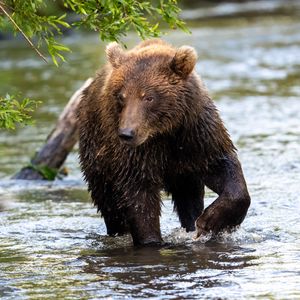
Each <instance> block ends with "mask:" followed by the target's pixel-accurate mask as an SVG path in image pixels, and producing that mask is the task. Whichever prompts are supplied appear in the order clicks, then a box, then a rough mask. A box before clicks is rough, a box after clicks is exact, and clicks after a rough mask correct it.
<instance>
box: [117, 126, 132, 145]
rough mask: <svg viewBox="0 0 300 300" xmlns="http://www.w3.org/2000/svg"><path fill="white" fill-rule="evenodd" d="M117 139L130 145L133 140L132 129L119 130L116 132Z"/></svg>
mask: <svg viewBox="0 0 300 300" xmlns="http://www.w3.org/2000/svg"><path fill="white" fill-rule="evenodd" d="M118 135H119V138H120V139H121V141H123V142H125V143H128V144H130V143H132V142H133V141H134V139H135V132H134V130H133V129H132V128H120V129H119V132H118Z"/></svg>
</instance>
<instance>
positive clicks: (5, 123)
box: [0, 95, 40, 129]
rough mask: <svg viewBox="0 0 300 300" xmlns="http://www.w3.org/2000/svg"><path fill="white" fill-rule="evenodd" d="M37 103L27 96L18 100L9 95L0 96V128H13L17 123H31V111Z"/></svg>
mask: <svg viewBox="0 0 300 300" xmlns="http://www.w3.org/2000/svg"><path fill="white" fill-rule="evenodd" d="M39 103H40V102H39V101H34V100H31V99H29V98H25V99H22V100H18V99H17V98H16V96H11V95H6V96H5V97H0V129H1V128H5V129H15V128H16V125H17V124H20V125H22V126H24V125H29V124H33V121H32V119H31V113H32V112H33V111H34V110H35V108H36V106H37V105H38V104H39Z"/></svg>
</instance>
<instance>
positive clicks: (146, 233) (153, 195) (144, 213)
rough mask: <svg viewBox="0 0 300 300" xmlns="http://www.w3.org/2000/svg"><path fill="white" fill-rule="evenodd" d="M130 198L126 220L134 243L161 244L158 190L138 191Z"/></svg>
mask: <svg viewBox="0 0 300 300" xmlns="http://www.w3.org/2000/svg"><path fill="white" fill-rule="evenodd" d="M132 200H133V201H132V202H131V203H132V205H130V206H129V207H128V208H127V220H128V224H129V228H130V233H131V236H132V240H133V243H134V245H135V246H138V245H157V244H161V243H162V238H161V233H160V223H159V217H160V210H161V208H160V205H161V200H160V192H159V190H157V191H153V190H152V191H151V192H149V191H144V192H141V191H140V192H139V193H137V195H135V196H134V199H132Z"/></svg>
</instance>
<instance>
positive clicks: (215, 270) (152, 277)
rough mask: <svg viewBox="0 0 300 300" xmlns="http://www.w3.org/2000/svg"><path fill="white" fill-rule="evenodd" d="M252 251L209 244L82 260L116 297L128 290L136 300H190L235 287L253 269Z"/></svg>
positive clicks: (135, 250)
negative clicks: (238, 276)
mask: <svg viewBox="0 0 300 300" xmlns="http://www.w3.org/2000/svg"><path fill="white" fill-rule="evenodd" d="M104 248H106V247H104ZM108 248H109V247H108ZM252 251H253V250H250V249H247V248H244V249H242V248H241V247H239V246H236V245H233V244H232V245H230V244H224V243H217V242H208V243H206V244H197V243H195V244H193V245H190V246H186V245H183V244H182V245H177V246H174V245H169V246H164V247H161V248H155V247H154V248H153V247H149V248H132V247H129V248H118V249H110V250H101V251H98V252H97V253H95V254H94V255H86V256H81V257H80V258H79V259H80V260H84V261H85V263H86V266H85V267H84V268H83V271H84V272H86V273H92V274H95V275H96V276H97V277H98V278H99V284H100V285H101V286H102V287H103V289H104V290H105V289H107V290H109V291H110V292H111V291H113V293H114V295H115V296H118V295H119V296H120V297H121V296H122V295H126V290H127V291H128V290H129V291H130V294H131V296H133V297H157V298H164V297H166V296H167V295H176V297H184V298H188V297H190V296H193V295H194V296H195V295H196V294H197V295H201V293H203V290H204V289H213V288H217V287H222V288H225V287H230V286H234V285H236V282H235V281H234V280H230V276H231V275H232V274H234V273H235V272H236V271H237V270H241V269H243V268H246V267H248V266H251V265H254V264H255V263H254V261H253V260H255V259H256V257H255V256H253V254H252ZM241 253H243V255H241ZM205 293H207V291H206V292H205Z"/></svg>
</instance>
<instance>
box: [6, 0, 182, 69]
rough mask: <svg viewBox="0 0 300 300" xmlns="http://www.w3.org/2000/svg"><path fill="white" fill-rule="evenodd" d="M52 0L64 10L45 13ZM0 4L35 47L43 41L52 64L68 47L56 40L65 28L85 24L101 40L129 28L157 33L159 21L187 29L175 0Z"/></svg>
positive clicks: (144, 33) (150, 34) (41, 0)
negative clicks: (35, 41)
mask: <svg viewBox="0 0 300 300" xmlns="http://www.w3.org/2000/svg"><path fill="white" fill-rule="evenodd" d="M53 2H54V3H57V2H58V3H61V4H62V5H63V7H64V9H65V12H64V13H61V12H60V15H55V14H50V15H49V14H47V6H48V5H50V6H51V4H52V5H53ZM0 5H1V6H2V7H3V9H5V11H6V12H8V14H9V16H10V17H11V18H12V20H13V21H14V22H15V23H16V24H15V25H14V27H13V30H14V31H15V32H18V31H20V29H21V31H22V32H23V33H24V36H27V37H29V38H33V37H35V38H36V39H37V47H38V48H40V47H41V46H42V45H46V46H47V48H48V52H49V54H50V56H51V58H52V60H53V62H54V64H55V65H58V59H60V60H61V61H64V60H65V58H64V55H63V53H64V52H66V51H70V49H69V48H68V47H67V46H65V45H63V44H61V43H60V42H59V41H58V40H57V36H59V35H61V34H62V32H63V31H64V30H67V29H75V28H85V29H88V30H92V31H96V32H98V33H99V36H100V38H101V39H102V40H104V41H107V40H109V41H118V42H120V39H121V37H122V36H124V35H125V34H126V32H128V31H129V30H131V29H133V30H134V31H136V32H137V33H138V34H139V36H140V37H141V38H143V39H144V38H146V37H156V36H159V35H160V34H161V32H160V30H159V26H160V25H161V24H162V23H167V24H168V25H169V26H170V27H171V28H174V29H175V28H177V27H178V28H181V29H183V30H185V31H187V29H186V27H185V25H184V22H183V21H182V20H180V19H179V18H178V14H179V12H180V9H179V8H178V6H177V0H159V1H156V2H154V3H152V2H150V1H139V0H114V1H112V0H89V1H82V0H61V1H54V0H52V1H51V0H48V1H44V0H0ZM43 12H45V13H43ZM3 18H5V15H4V14H3V15H1V14H0V26H1V24H3ZM6 18H7V16H6ZM74 19H75V20H74ZM12 20H10V21H12ZM71 20H73V21H71ZM16 25H17V26H18V27H19V29H18V28H17V26H16Z"/></svg>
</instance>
